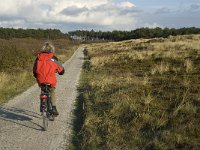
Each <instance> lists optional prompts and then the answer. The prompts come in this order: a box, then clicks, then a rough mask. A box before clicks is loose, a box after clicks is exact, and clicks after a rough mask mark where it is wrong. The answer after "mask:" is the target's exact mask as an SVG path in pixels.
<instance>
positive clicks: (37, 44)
mask: <svg viewBox="0 0 200 150" xmlns="http://www.w3.org/2000/svg"><path fill="white" fill-rule="evenodd" d="M44 42H45V41H44V40H36V39H31V38H24V39H23V38H21V39H10V40H4V39H0V45H1V46H0V104H2V103H4V102H6V101H7V100H8V99H10V98H11V97H13V96H15V95H16V94H19V93H21V92H22V91H24V90H25V89H27V88H28V87H29V86H31V85H33V84H34V83H35V79H34V78H33V75H32V67H33V63H34V60H35V56H34V53H33V52H34V51H37V50H38V49H40V48H41V47H42V45H43V43H44ZM52 43H53V44H54V45H55V48H56V56H57V57H58V58H59V59H60V60H61V61H62V62H65V61H66V60H67V59H68V58H69V57H70V56H71V55H72V54H73V52H74V51H75V50H76V48H77V46H78V43H72V42H70V41H67V40H65V39H59V40H53V41H52Z"/></svg>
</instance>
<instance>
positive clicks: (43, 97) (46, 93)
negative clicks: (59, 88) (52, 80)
mask: <svg viewBox="0 0 200 150" xmlns="http://www.w3.org/2000/svg"><path fill="white" fill-rule="evenodd" d="M50 88H51V85H50V84H48V83H43V84H41V94H40V111H41V113H42V120H43V129H44V131H46V130H47V127H48V120H50V121H54V115H53V113H52V103H51V96H50Z"/></svg>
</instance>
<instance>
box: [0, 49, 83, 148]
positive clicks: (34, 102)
mask: <svg viewBox="0 0 200 150" xmlns="http://www.w3.org/2000/svg"><path fill="white" fill-rule="evenodd" d="M82 63H83V48H79V49H78V50H77V51H76V52H75V53H74V55H73V56H72V57H71V59H70V60H68V61H67V62H66V63H65V64H64V67H65V74H64V75H63V76H58V78H57V79H58V83H57V88H56V95H57V108H58V111H59V113H60V115H59V116H58V117H57V118H55V121H54V122H49V127H48V130H47V131H42V118H41V115H40V112H39V94H40V89H39V88H38V86H37V85H34V86H32V87H31V88H29V89H28V90H27V91H25V92H24V93H22V94H21V95H18V96H17V97H15V98H13V99H12V100H10V101H9V102H8V103H6V104H5V105H3V106H1V107H0V150H62V149H66V144H67V141H68V140H69V137H70V133H71V132H70V131H71V127H72V123H71V119H72V110H73V107H74V102H75V99H76V95H77V91H76V87H77V85H78V80H79V75H80V72H81V67H82Z"/></svg>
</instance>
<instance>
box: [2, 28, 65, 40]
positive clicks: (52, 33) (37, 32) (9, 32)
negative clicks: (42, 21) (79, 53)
mask: <svg viewBox="0 0 200 150" xmlns="http://www.w3.org/2000/svg"><path fill="white" fill-rule="evenodd" d="M27 37H31V38H35V39H48V38H49V39H61V38H67V35H66V34H64V33H62V32H61V31H60V30H58V29H21V28H19V29H14V28H2V27H1V28H0V38H1V39H10V38H27Z"/></svg>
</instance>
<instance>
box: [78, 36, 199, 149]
mask: <svg viewBox="0 0 200 150" xmlns="http://www.w3.org/2000/svg"><path fill="white" fill-rule="evenodd" d="M199 40H200V36H199V35H195V36H192V35H190V36H177V37H169V38H168V39H163V38H158V39H139V40H129V41H124V42H116V43H114V42H111V43H102V44H101V43H99V44H90V45H86V47H87V55H88V57H89V59H90V61H89V62H87V63H86V64H87V67H86V68H84V70H83V76H82V78H83V79H84V81H85V83H84V84H83V85H82V86H81V87H82V91H81V93H82V100H83V102H84V104H83V105H84V114H83V115H82V117H83V118H84V123H83V126H82V127H81V128H80V131H79V133H78V134H79V137H81V139H82V140H81V139H80V141H79V144H80V145H79V149H108V150H121V149H123V150H129V149H136V150H137V149H138V150H141V149H199V148H200V135H199V133H200V128H199V123H200V107H199V106H200V91H199V88H200V82H199V81H200V43H199Z"/></svg>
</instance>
